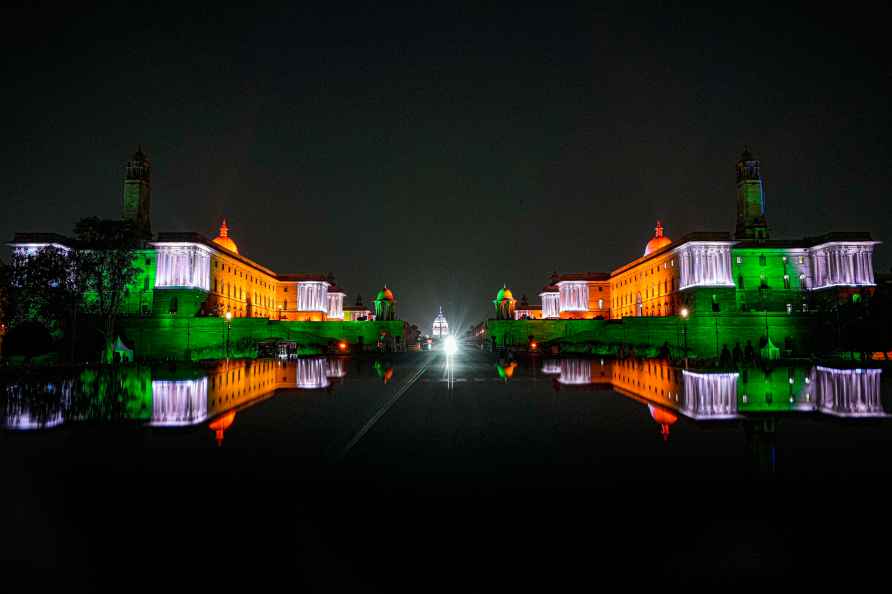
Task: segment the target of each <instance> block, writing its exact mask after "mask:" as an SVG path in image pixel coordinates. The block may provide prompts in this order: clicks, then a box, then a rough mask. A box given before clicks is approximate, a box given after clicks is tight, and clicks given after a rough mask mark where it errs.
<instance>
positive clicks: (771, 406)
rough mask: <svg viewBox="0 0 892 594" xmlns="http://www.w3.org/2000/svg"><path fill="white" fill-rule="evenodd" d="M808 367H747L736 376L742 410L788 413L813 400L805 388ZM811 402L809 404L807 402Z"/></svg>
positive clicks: (739, 403)
mask: <svg viewBox="0 0 892 594" xmlns="http://www.w3.org/2000/svg"><path fill="white" fill-rule="evenodd" d="M808 373H809V369H806V368H788V367H779V368H776V369H771V370H764V371H763V370H761V369H747V370H744V371H743V372H742V373H741V374H740V376H739V377H738V379H737V397H738V400H737V402H738V410H739V411H740V412H785V411H791V410H795V409H796V408H797V402H798V403H800V405H803V404H805V405H806V407H808V404H810V403H811V396H810V394H809V393H808V392H806V391H805V387H806V386H807V385H808V383H809V379H808ZM806 403H808V404H806Z"/></svg>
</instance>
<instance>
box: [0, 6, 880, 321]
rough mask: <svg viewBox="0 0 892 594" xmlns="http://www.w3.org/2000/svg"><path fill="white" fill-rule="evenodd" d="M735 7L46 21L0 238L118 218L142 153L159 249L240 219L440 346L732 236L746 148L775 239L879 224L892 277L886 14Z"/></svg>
mask: <svg viewBox="0 0 892 594" xmlns="http://www.w3.org/2000/svg"><path fill="white" fill-rule="evenodd" d="M29 4H30V3H29ZM726 4H727V6H726V8H725V10H727V11H728V12H727V13H726V14H716V13H714V12H709V13H706V12H703V11H701V10H699V9H698V8H695V7H693V6H684V5H671V4H662V5H659V6H651V7H649V8H647V9H645V8H642V7H641V6H638V7H636V8H632V9H625V10H615V11H613V10H611V11H609V12H602V11H599V10H594V9H592V8H591V7H586V8H572V9H569V8H568V9H557V8H552V7H551V6H550V5H549V3H537V4H536V5H535V6H536V9H535V10H533V11H526V10H525V9H523V8H522V5H525V3H506V4H504V5H502V6H494V5H492V6H490V5H487V7H485V8H480V7H477V8H473V9H457V8H454V6H453V5H452V4H451V3H450V8H448V9H447V8H441V9H431V8H417V9H400V10H395V9H388V10H387V11H382V10H381V8H380V7H379V6H376V5H375V4H370V5H367V6H365V7H362V8H357V7H355V6H350V5H348V4H346V3H345V4H342V3H336V4H333V6H334V8H332V9H329V10H325V11H324V12H320V11H317V10H308V9H301V8H295V7H293V6H292V7H284V8H281V9H278V10H273V9H267V10H266V11H261V10H260V9H257V10H254V11H251V10H249V9H248V8H246V9H245V10H242V11H230V10H229V9H226V8H224V7H223V6H222V5H217V4H210V5H208V6H209V7H208V8H207V9H206V12H188V10H189V9H186V8H183V7H180V6H177V7H175V8H171V9H169V10H159V9H158V8H156V7H154V5H152V4H139V3H131V2H126V3H118V4H116V5H113V8H105V9H99V8H85V7H84V6H83V5H81V4H78V5H77V6H76V7H68V8H65V9H57V8H52V9H50V8H46V9H35V8H29V9H27V10H23V11H21V14H20V15H18V16H16V18H6V19H4V20H5V21H6V27H5V28H4V32H3V41H0V44H3V46H4V47H3V53H4V57H5V67H4V70H5V76H4V83H5V84H4V85H3V91H2V94H0V102H2V110H0V123H2V126H0V129H2V130H3V137H4V138H3V142H2V144H0V151H2V161H0V163H2V165H0V167H2V175H0V196H2V200H3V204H4V205H5V207H6V208H4V215H5V216H3V217H2V218H0V238H3V239H11V238H12V236H13V233H14V232H15V231H55V232H61V233H70V231H71V228H72V226H73V224H74V222H75V221H76V220H77V219H78V218H80V217H84V216H89V215H98V216H103V217H109V218H111V217H117V216H119V211H120V202H121V191H122V184H121V180H122V176H123V173H124V165H125V163H126V161H127V159H128V157H129V156H130V154H132V153H133V151H134V150H135V149H136V147H137V145H138V144H141V145H142V147H143V149H144V151H145V152H146V153H147V154H148V155H149V158H150V160H151V161H152V166H153V178H152V221H153V230H154V231H156V232H157V231H186V230H194V231H199V232H202V233H205V234H207V235H209V236H211V237H212V236H213V235H214V234H215V232H216V226H217V225H218V224H219V221H220V219H221V218H222V217H224V216H225V217H227V218H228V219H229V223H230V227H231V235H232V237H233V238H234V239H235V240H236V242H237V243H238V245H239V248H240V250H241V252H242V253H243V254H244V255H246V256H248V257H250V258H253V259H255V260H257V261H258V262H260V263H262V264H265V265H267V266H269V267H271V268H272V269H273V270H276V271H277V272H327V271H332V272H334V273H335V275H336V277H337V280H338V282H339V284H341V285H342V286H343V287H344V288H345V289H346V290H347V293H348V297H347V300H346V301H345V303H350V304H352V303H353V301H354V300H355V298H356V294H357V293H361V294H362V295H363V297H366V298H368V297H371V296H373V295H374V293H375V292H376V291H377V290H378V289H379V288H380V287H381V286H382V285H383V284H384V283H385V282H386V283H387V284H388V286H390V287H391V288H392V289H393V290H394V292H395V293H396V296H397V299H398V300H399V302H400V303H399V305H398V312H399V314H400V317H402V318H403V319H406V320H407V321H409V322H412V323H418V324H419V325H421V326H423V327H424V328H426V330H427V331H428V332H430V323H431V322H432V320H433V317H434V316H435V314H436V311H437V306H438V305H443V306H444V307H445V308H446V313H447V316H448V317H449V318H450V321H451V322H453V324H457V323H465V324H467V323H474V322H478V321H480V320H482V319H484V318H485V317H487V315H488V314H489V313H490V310H489V308H490V307H491V306H490V300H491V299H492V298H493V297H494V296H495V294H496V292H497V290H498V289H499V287H500V286H501V285H502V283H503V282H505V283H508V286H509V287H510V288H511V289H512V290H513V291H514V293H515V296H516V297H518V298H519V297H520V296H521V294H523V293H526V294H527V295H528V297H529V298H530V301H531V302H538V297H537V296H536V295H537V293H538V291H539V290H540V289H541V287H542V286H543V285H544V284H545V283H546V281H547V278H548V275H549V274H550V273H551V272H552V271H553V270H558V271H562V272H573V271H585V270H592V271H602V270H603V271H609V270H611V269H613V268H616V267H618V266H620V265H621V264H624V263H626V262H628V261H630V260H632V259H634V258H636V257H638V256H640V255H641V253H642V250H643V249H644V244H645V242H646V241H647V240H648V238H649V237H650V235H651V234H652V233H653V227H654V223H655V220H656V219H657V218H660V219H662V221H663V222H664V224H665V226H666V234H667V235H669V236H670V237H673V238H676V237H680V236H681V235H683V234H685V233H687V232H690V231H697V230H722V231H733V227H734V221H735V194H734V163H735V161H736V158H737V156H738V155H739V154H740V152H741V150H742V148H743V146H744V144H747V145H749V146H750V147H751V149H752V150H753V152H755V153H756V154H757V156H758V157H759V158H760V159H761V160H762V173H763V176H764V179H765V188H766V201H767V213H768V221H769V225H770V227H771V233H772V236H773V237H775V238H791V237H801V236H805V235H817V234H821V233H825V232H827V231H831V230H840V231H841V230H863V231H869V232H870V233H871V234H872V235H873V237H874V239H878V240H881V241H883V242H886V243H885V244H884V245H881V246H879V248H878V250H877V253H876V260H875V262H876V268H877V270H883V271H888V270H889V269H890V266H892V245H890V244H892V233H890V231H889V221H890V220H892V207H890V200H889V192H890V186H892V184H890V170H892V167H890V165H892V158H890V157H892V151H890V144H892V143H890V131H892V130H890V115H889V90H890V87H892V85H890V82H892V69H890V60H889V56H890V51H889V44H888V41H887V40H886V37H887V23H888V20H887V18H886V17H887V16H888V15H885V14H880V13H870V12H866V11H861V12H857V13H852V12H850V13H845V14H840V13H839V12H838V11H839V10H845V9H836V10H833V11H829V10H824V9H822V8H819V5H817V4H814V3H811V4H808V5H805V8H802V9H801V10H796V9H784V10H787V12H782V11H779V9H778V8H776V7H771V6H770V5H767V6H759V5H757V4H754V3H743V4H741V3H726ZM246 6H247V5H246ZM732 11H733V12H732ZM11 14H13V13H9V14H7V17H10V15H11ZM4 258H5V256H4Z"/></svg>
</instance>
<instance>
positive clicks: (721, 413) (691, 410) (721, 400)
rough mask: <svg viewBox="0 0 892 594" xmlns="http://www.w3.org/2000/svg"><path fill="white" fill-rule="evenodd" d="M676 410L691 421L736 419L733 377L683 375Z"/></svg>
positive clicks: (688, 372) (735, 374) (735, 382)
mask: <svg viewBox="0 0 892 594" xmlns="http://www.w3.org/2000/svg"><path fill="white" fill-rule="evenodd" d="M682 376H683V378H684V390H683V391H682V400H681V402H680V403H679V410H681V412H682V413H684V415H685V416H688V417H690V418H692V419H735V418H737V416H738V414H737V378H738V377H739V374H737V373H693V372H690V371H683V372H682Z"/></svg>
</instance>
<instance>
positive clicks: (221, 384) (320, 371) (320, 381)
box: [152, 357, 347, 430]
mask: <svg viewBox="0 0 892 594" xmlns="http://www.w3.org/2000/svg"><path fill="white" fill-rule="evenodd" d="M346 375H347V369H346V367H345V365H344V363H343V360H341V359H336V358H333V359H331V360H328V359H326V358H325V357H311V358H306V359H297V360H296V361H292V362H288V363H286V362H281V361H275V360H259V361H228V362H226V361H221V362H220V363H219V364H218V365H216V366H215V367H213V368H211V369H210V370H209V371H208V375H207V376H206V377H201V378H192V379H178V380H154V381H152V424H153V425H158V426H178V425H194V424H196V423H201V422H203V421H204V420H206V419H208V418H214V417H216V416H217V415H219V414H220V413H223V412H226V411H230V410H238V409H239V408H243V407H244V406H245V405H247V404H249V403H253V402H255V401H256V400H258V399H260V398H263V397H265V396H271V395H272V394H273V393H274V392H275V391H276V390H279V389H284V388H299V389H316V388H326V387H328V386H329V382H328V377H337V378H341V377H344V376H346ZM227 427H228V425H227ZM223 429H224V430H225V427H224V428H223Z"/></svg>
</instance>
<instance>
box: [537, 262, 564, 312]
mask: <svg viewBox="0 0 892 594" xmlns="http://www.w3.org/2000/svg"><path fill="white" fill-rule="evenodd" d="M557 281H558V275H557V273H555V274H553V275H552V276H551V282H550V283H549V284H547V285H545V286H544V287H542V291H541V292H540V293H539V299H540V300H541V301H542V305H541V307H542V310H541V311H542V318H543V319H547V320H554V319H557V318H560V317H561V291H560V289H558V287H557V285H556V284H555V283H556V282H557Z"/></svg>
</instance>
